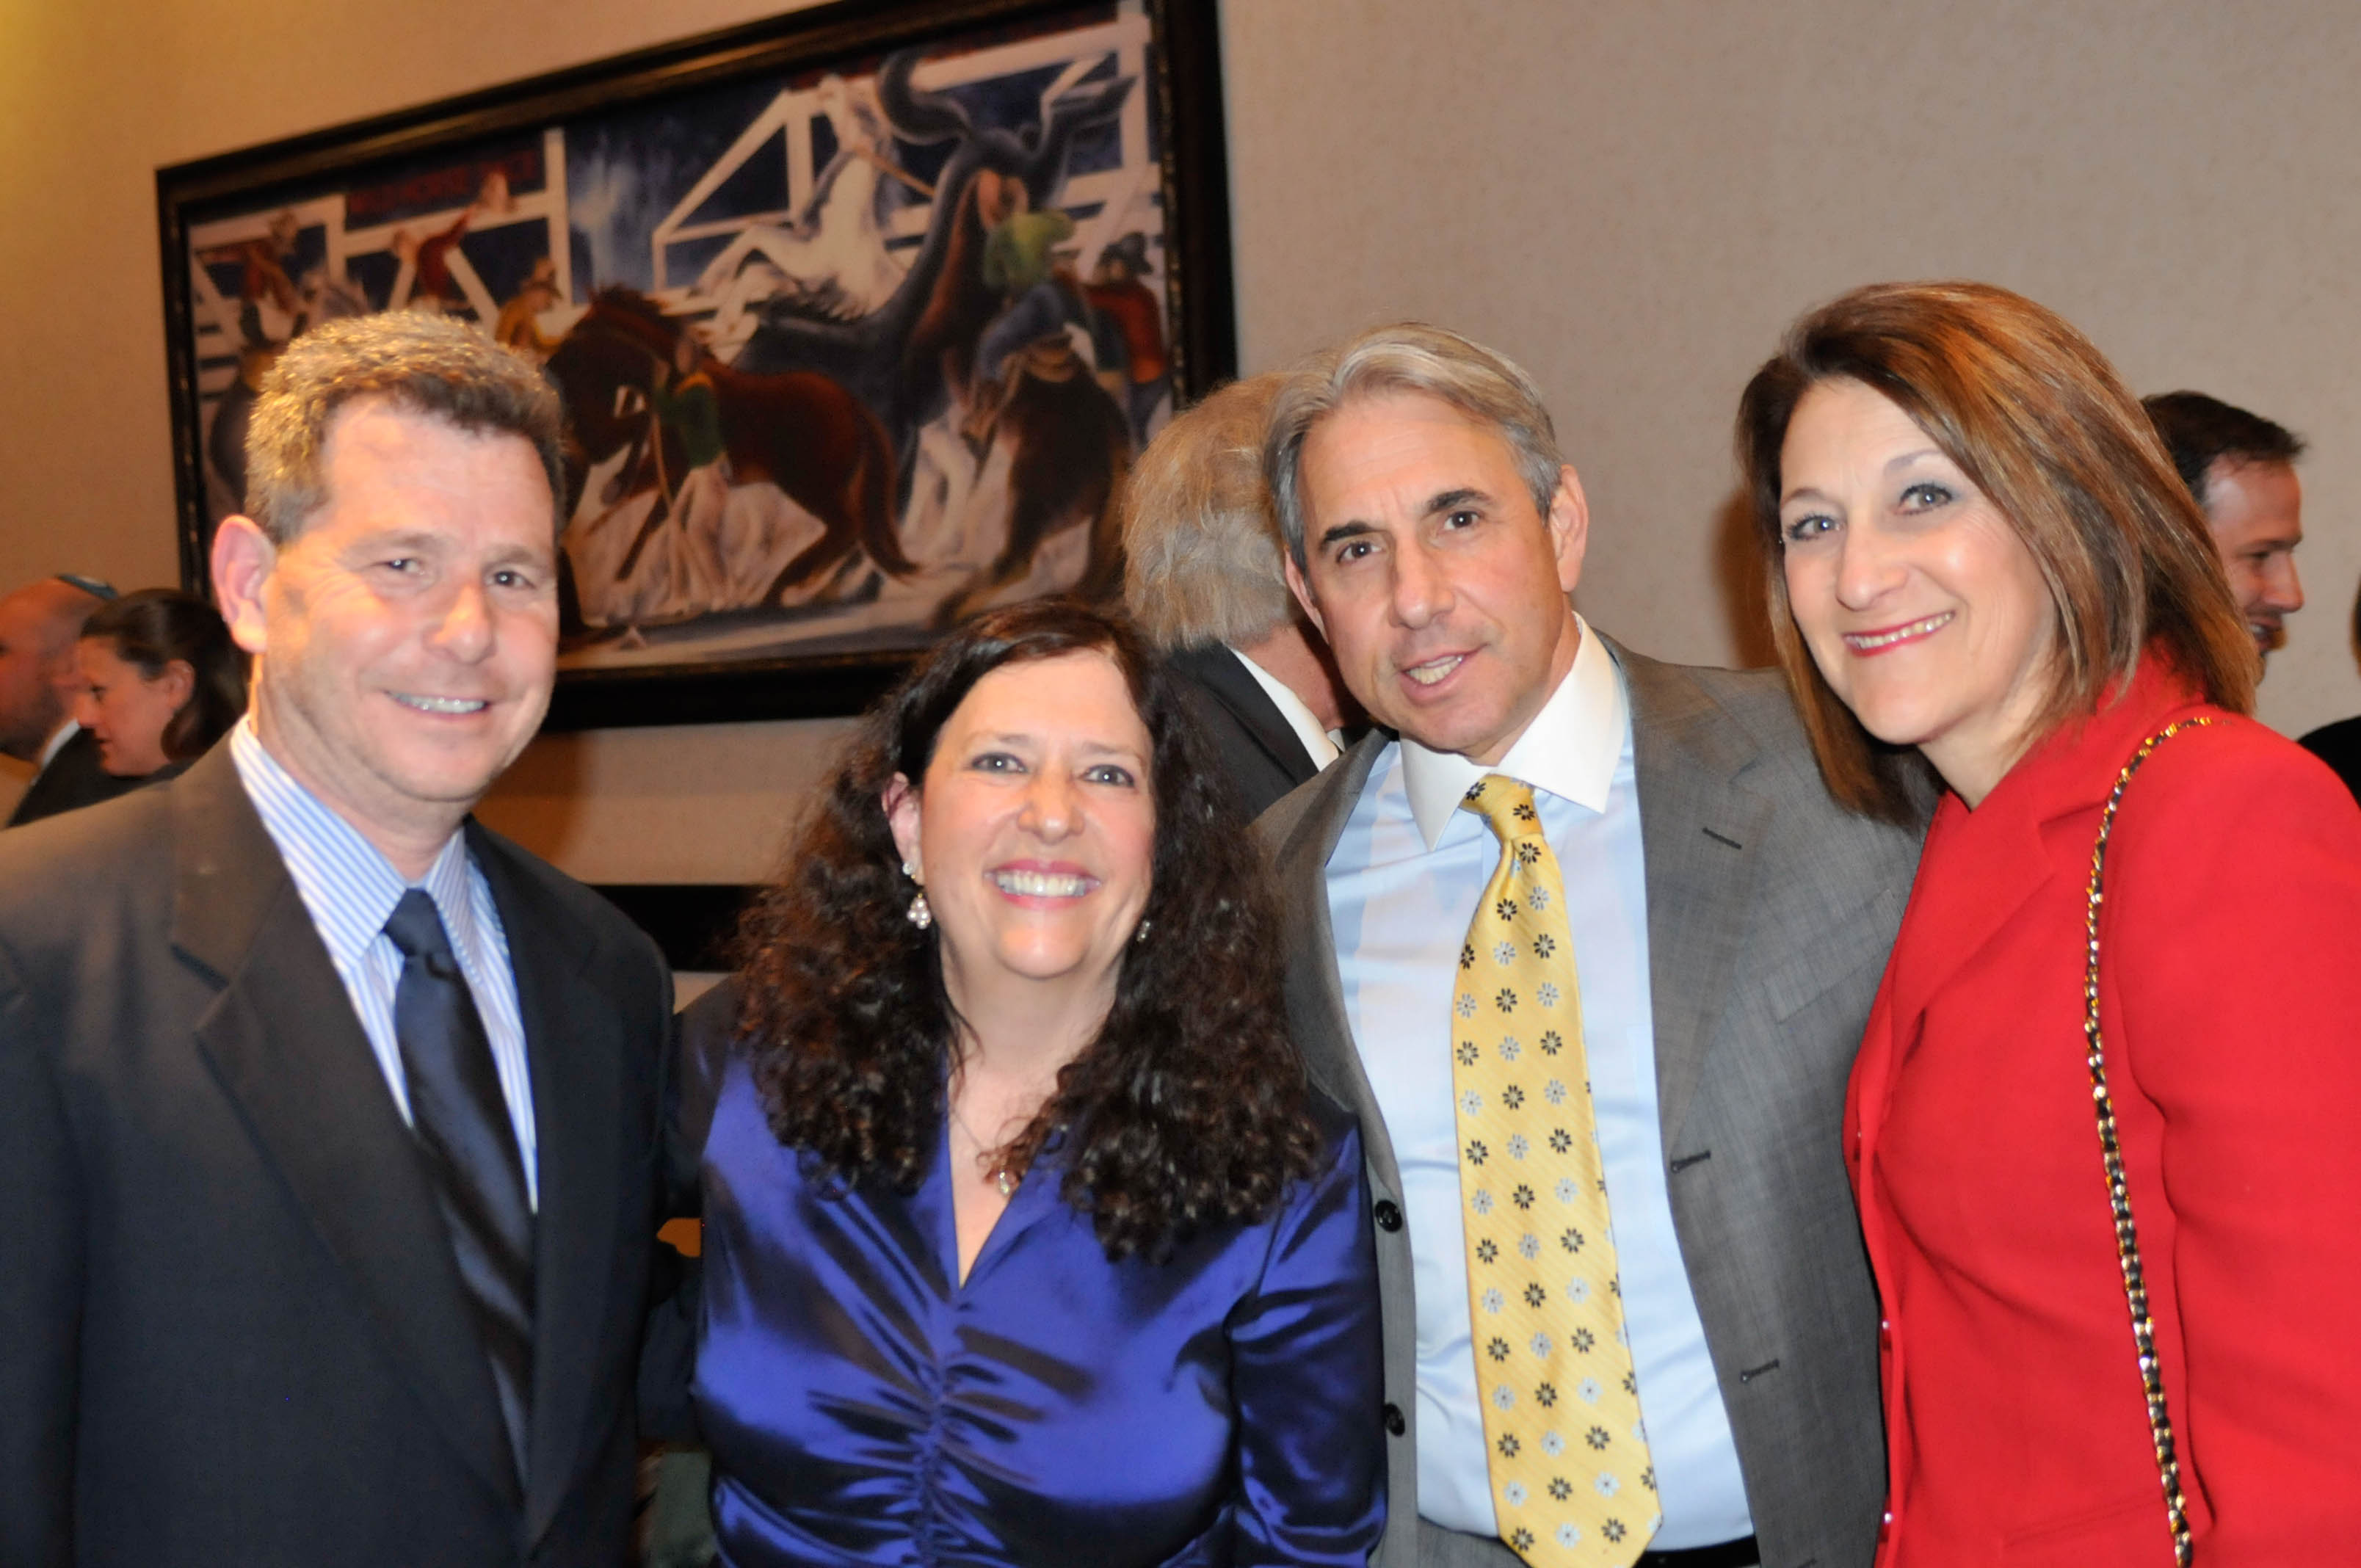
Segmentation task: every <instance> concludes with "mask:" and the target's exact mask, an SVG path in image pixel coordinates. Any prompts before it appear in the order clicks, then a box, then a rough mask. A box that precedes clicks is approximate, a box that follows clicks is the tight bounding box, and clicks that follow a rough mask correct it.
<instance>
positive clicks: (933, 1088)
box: [738, 599, 1322, 1258]
mask: <svg viewBox="0 0 2361 1568" xmlns="http://www.w3.org/2000/svg"><path fill="white" fill-rule="evenodd" d="M1084 651H1096V652H1103V653H1105V654H1106V655H1107V656H1108V657H1110V658H1112V659H1113V660H1114V661H1115V664H1116V666H1117V667H1118V668H1119V669H1120V670H1121V671H1122V672H1123V675H1124V679H1125V682H1126V685H1128V687H1129V689H1130V693H1131V698H1132V701H1133V703H1134V705H1135V706H1136V707H1137V708H1138V710H1139V716H1140V718H1141V721H1142V722H1143V723H1144V724H1145V726H1146V727H1147V729H1148V737H1149V740H1150V742H1151V745H1152V757H1153V760H1152V762H1151V763H1150V773H1151V775H1152V776H1151V789H1152V792H1153V799H1154V802H1155V806H1156V850H1155V862H1154V867H1153V870H1152V872H1151V878H1152V880H1151V883H1150V890H1149V894H1148V905H1147V909H1146V911H1145V915H1144V916H1143V918H1144V921H1145V922H1147V923H1150V924H1152V926H1153V929H1154V935H1153V937H1152V938H1151V939H1149V940H1148V941H1146V942H1139V943H1127V944H1126V945H1125V948H1124V956H1123V959H1122V965H1123V967H1122V971H1121V973H1120V974H1119V975H1118V976H1117V979H1116V984H1115V1003H1114V1005H1113V1006H1112V1007H1111V1008H1110V1009H1109V1010H1108V1013H1107V1015H1106V1019H1105V1021H1104V1023H1103V1024H1102V1025H1100V1027H1099V1032H1098V1035H1097V1036H1096V1037H1095V1038H1094V1039H1093V1041H1092V1043H1091V1044H1090V1045H1089V1046H1088V1047H1085V1049H1084V1050H1083V1051H1082V1054H1081V1055H1080V1056H1078V1057H1077V1058H1075V1059H1074V1060H1073V1061H1071V1062H1070V1063H1068V1064H1067V1065H1066V1067H1065V1068H1064V1069H1062V1070H1061V1071H1060V1073H1059V1075H1058V1087H1057V1091H1056V1092H1055V1093H1054V1094H1052V1095H1051V1096H1050V1098H1049V1102H1047V1103H1046V1104H1044V1105H1043V1106H1042V1108H1041V1110H1040V1112H1039V1113H1038V1115H1036V1116H1035V1117H1034V1119H1033V1122H1032V1124H1030V1125H1029V1126H1027V1128H1026V1130H1025V1131H1024V1133H1023V1134H1021V1135H1019V1136H1018V1138H1017V1139H1016V1142H1015V1144H1014V1145H1012V1146H1011V1147H1010V1149H1009V1151H1008V1152H1009V1155H1010V1165H1011V1168H1015V1169H1019V1170H1021V1169H1024V1168H1027V1166H1028V1165H1029V1164H1030V1163H1031V1162H1032V1160H1033V1159H1034V1158H1035V1157H1037V1156H1038V1155H1039V1154H1040V1153H1041V1152H1042V1150H1043V1149H1044V1148H1045V1147H1053V1148H1054V1152H1055V1153H1056V1155H1057V1156H1058V1157H1059V1158H1060V1159H1061V1161H1062V1162H1063V1163H1064V1165H1065V1175H1064V1178H1063V1179H1062V1182H1061V1184H1060V1194H1061V1196H1062V1197H1063V1198H1064V1199H1065V1201H1067V1202H1069V1203H1071V1204H1072V1205H1074V1206H1075V1207H1076V1208H1077V1209H1080V1210H1083V1211H1086V1212H1089V1213H1090V1215H1091V1217H1092V1223H1093V1227H1094V1228H1095V1230H1096V1232H1097V1234H1098V1238H1099V1242H1100V1245H1102V1246H1104V1248H1105V1249H1106V1254H1107V1256H1108V1257H1110V1258H1121V1257H1125V1256H1127V1255H1133V1254H1140V1255H1148V1256H1151V1257H1154V1256H1163V1255H1169V1254H1170V1250H1171V1248H1172V1247H1173V1246H1175V1245H1178V1244H1179V1243H1180V1242H1182V1241H1184V1240H1186V1239H1187V1238H1188V1237H1189V1236H1190V1235H1191V1234H1195V1233H1196V1232H1197V1231H1198V1230H1200V1229H1201V1228H1202V1227H1203V1226H1206V1225H1208V1224H1213V1223H1224V1222H1227V1223H1246V1222H1248V1221H1251V1220H1253V1219H1256V1218H1257V1217H1259V1216H1261V1215H1263V1214H1266V1213H1268V1212H1269V1211H1270V1210H1271V1208H1272V1207H1273V1206H1275V1205H1276V1204H1277V1203H1278V1201H1279V1198H1280V1195H1281V1194H1282V1193H1283V1192H1284V1191H1285V1190H1286V1189H1287V1187H1288V1185H1289V1184H1290V1182H1292V1181H1295V1180H1298V1179H1302V1178H1305V1177H1308V1176H1309V1175H1311V1174H1312V1169H1313V1168H1314V1164H1315V1161H1316V1159H1317V1157H1318V1155H1319V1153H1320V1146H1321V1142H1322V1140H1321V1135H1320V1134H1319V1131H1318V1129H1317V1128H1316V1126H1315V1125H1314V1124H1313V1123H1312V1118H1311V1114H1310V1104H1309V1096H1310V1089H1309V1086H1308V1084H1307V1082H1306V1080H1305V1078H1304V1073H1303V1067H1302V1063H1301V1058H1298V1057H1297V1055H1296V1053H1295V1049H1294V1047H1293V1045H1292V1044H1291V1042H1290V1040H1289V1039H1288V1037H1287V1031H1286V1025H1285V1017H1286V1014H1285V1012H1284V1008H1283V1003H1282V1000H1281V997H1280V992H1279V979H1280V975H1279V942H1278V940H1277V924H1276V917H1275V916H1274V914H1273V911H1272V906H1271V904H1270V900H1269V898H1268V894H1267V892H1266V889H1265V883H1264V872H1263V867H1262V863H1261V859H1260V856H1259V854H1258V853H1257V850H1256V849H1255V847H1254V843H1253V840H1252V839H1251V837H1250V836H1249V835H1248V834H1247V832H1246V821H1245V818H1244V817H1243V815H1242V814H1241V812H1240V810H1239V807H1238V806H1237V803H1236V801H1235V798H1234V796H1233V795H1232V793H1231V790H1230V787H1229V784H1228V782H1227V781H1226V779H1224V777H1223V776H1222V774H1221V773H1220V772H1219V770H1218V769H1217V768H1216V767H1215V766H1214V765H1213V760H1212V752H1211V748H1210V746H1209V745H1208V743H1207V742H1206V740H1204V738H1203V736H1202V734H1201V733H1200V731H1199V730H1198V728H1197V724H1196V720H1195V718H1193V716H1192V715H1191V711H1190V708H1189V704H1188V699H1187V697H1186V696H1185V695H1184V693H1183V690H1182V688H1181V686H1180V684H1179V679H1178V677H1177V676H1175V675H1173V674H1171V673H1170V672H1169V671H1168V670H1167V669H1166V668H1165V666H1164V664H1163V663H1162V662H1161V661H1160V660H1159V658H1158V657H1157V656H1156V655H1155V654H1154V653H1153V652H1150V651H1149V650H1148V648H1147V647H1146V645H1145V644H1144V643H1143V642H1142V641H1140V639H1139V638H1138V636H1137V634H1136V633H1135V632H1134V631H1133V630H1131V628H1130V627H1129V626H1128V625H1126V623H1124V622H1123V621H1121V620H1117V619H1115V618H1114V617H1113V616H1111V615H1109V614H1107V613H1105V612H1104V611H1102V610H1099V609H1093V608H1090V607H1088V606H1085V605H1082V604H1080V603H1077V602H1075V601H1072V600H1064V599H1037V600H1033V601H1031V602H1029V603H1027V604H1023V605H1019V606H1016V607H1014V608H1012V609H1000V610H994V611H993V612H991V613H989V614H986V615H984V616H983V617H980V618H979V619H977V620H973V621H971V622H969V623H968V624H967V625H965V626H963V627H961V628H960V629H959V630H956V631H954V632H952V633H951V634H950V636H949V637H947V638H945V639H944V640H943V641H941V642H940V643H939V644H937V646H936V647H935V649H934V651H933V652H932V653H930V654H929V655H928V657H927V658H926V660H925V661H924V662H923V663H920V664H919V665H918V667H917V669H915V670H914V671H912V672H911V674H910V675H909V676H908V678H907V679H906V680H905V681H903V683H902V684H901V685H900V686H898V687H897V688H896V689H895V691H894V692H893V694H892V695H891V696H887V697H886V698H885V699H884V701H883V702H882V703H880V704H879V705H878V706H877V707H875V708H873V710H872V711H871V712H870V714H869V716H868V718H867V719H866V720H865V721H864V723H863V724H862V729H861V730H860V732H859V734H858V735H857V736H856V737H855V739H854V740H853V742H852V745H851V750H850V751H848V753H847V755H846V757H845V760H844V762H843V763H842V764H841V765H840V767H839V768H838V770H837V772H836V775H835V777H834V779H833V780H832V781H831V782H830V784H829V786H828V789H827V791H826V793H825V794H824V795H822V796H821V798H820V800H819V801H818V804H817V806H815V808H814V810H813V812H812V814H811V816H810V817H809V819H808V820H807V822H806V823H805V825H804V826H803V828H802V829H801V831H800V832H798V833H797V834H796V838H795V840H794V842H793V844H792V846H791V849H790V851H789V853H788V856H787V860H786V865H785V872H784V873H783V874H782V876H781V877H780V879H779V880H778V881H777V882H776V883H774V885H773V886H772V887H771V889H770V890H769V892H768V893H766V894H764V895H763V898H762V899H761V900H760V901H758V902H757V904H756V905H755V906H754V907H753V908H752V910H751V911H749V913H748V915H747V916H746V919H745V922H744V924H743V926H742V927H741V930H740V932H739V952H738V957H739V969H740V973H741V981H740V983H741V987H742V999H741V1012H740V1017H739V1034H740V1047H741V1049H742V1050H744V1051H745V1052H746V1053H747V1055H748V1058H749V1060H750V1062H751V1064H752V1070H753V1077H754V1081H755V1084H756V1086H757V1088H758V1089H759V1091H760V1092H761V1095H762V1098H763V1107H764V1110H765V1113H766V1114H767V1116H768V1119H769V1121H770V1124H771V1130H772V1131H773V1132H774V1133H775V1134H776V1135H778V1138H779V1141H780V1142H781V1143H783V1144H785V1145H787V1146H790V1147H794V1148H797V1149H801V1150H803V1151H805V1152H806V1153H807V1156H808V1157H810V1158H811V1159H812V1160H813V1161H814V1162H815V1163H816V1165H817V1166H818V1168H820V1169H821V1170H823V1171H826V1172H829V1173H831V1174H835V1175H838V1176H841V1177H843V1178H845V1179H851V1180H855V1181H858V1180H863V1179H883V1180H885V1181H889V1182H891V1183H893V1184H894V1185H895V1186H897V1187H900V1188H901V1189H903V1190H914V1189H915V1188H916V1187H917V1185H918V1183H919V1181H920V1179H922V1178H923V1177H924V1175H925V1173H926V1169H927V1167H928V1165H929V1164H930V1163H931V1161H932V1160H933V1158H934V1154H935V1148H936V1144H937V1139H938V1136H939V1133H940V1131H941V1128H942V1124H943V1119H944V1116H945V1114H946V1105H947V1102H946V1099H945V1090H946V1083H947V1078H948V1072H949V1069H950V1065H951V1064H950V1050H951V1046H952V1040H953V1026H954V1015H953V1011H952V1007H951V1003H950V997H949V996H948V994H947V993H946V992H945V991H944V987H943V975H942V964H941V959H940V955H939V948H938V946H937V941H936V938H935V936H934V934H933V933H931V932H926V931H920V930H919V929H917V927H914V926H912V925H911V924H910V923H909V921H908V919H907V918H906V908H907V906H908V904H909V901H910V896H911V892H912V888H911V883H909V881H908V879H907V878H906V877H904V876H903V875H902V874H901V872H900V870H899V862H900V859H901V856H900V854H899V852H898V851H897V850H895V843H894V838H893V834H892V832H891V830H890V828H889V827H888V825H887V822H886V817H885V811H884V806H883V805H882V804H881V801H882V797H883V795H884V792H885V789H886V787H887V785H888V784H890V783H891V782H892V780H893V778H894V776H895V774H896V773H899V774H901V775H902V776H903V777H905V778H908V779H912V780H917V779H922V778H924V777H925V776H926V772H927V764H928V762H929V760H930V759H931V758H932V755H933V752H934V748H935V741H936V738H937V736H938V735H939V734H940V732H941V730H942V728H943V726H944V725H945V724H946V723H948V722H949V721H950V717H951V715H952V714H953V713H954V712H955V711H956V710H957V709H958V707H959V706H960V704H961V702H962V701H964V700H965V699H966V696H967V695H968V693H969V692H970V691H971V690H972V689H973V688H974V686H975V684H976V682H977V681H979V680H981V679H982V678H983V676H984V675H985V674H989V673H990V672H992V671H993V670H995V669H998V668H1000V667H1001V666H1003V665H1005V664H1014V663H1028V662H1032V661H1037V660H1042V659H1051V658H1056V657H1058V656H1060V655H1061V654H1067V653H1073V652H1084Z"/></svg>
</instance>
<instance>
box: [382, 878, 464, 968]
mask: <svg viewBox="0 0 2361 1568" xmlns="http://www.w3.org/2000/svg"><path fill="white" fill-rule="evenodd" d="M385 934H386V935H387V936H388V937H390V938H392V939H393V945H394V946H395V947H396V948H400V949H401V956H402V957H403V958H405V959H426V960H427V962H428V964H429V965H430V966H431V965H433V964H434V961H435V960H437V959H440V960H442V963H443V965H444V966H445V967H446V968H447V967H449V966H450V963H451V938H450V934H449V933H448V932H446V931H445V930H444V929H443V916H441V915H440V914H439V913H437V912H436V910H435V908H434V899H433V898H432V897H430V896H429V895H428V894H427V892H426V890H425V889H424V888H423V887H413V888H412V889H411V890H410V891H409V892H408V893H405V894H402V895H401V903H399V904H397V905H394V906H393V913H392V914H391V915H390V916H387V917H386V922H385Z"/></svg>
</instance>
